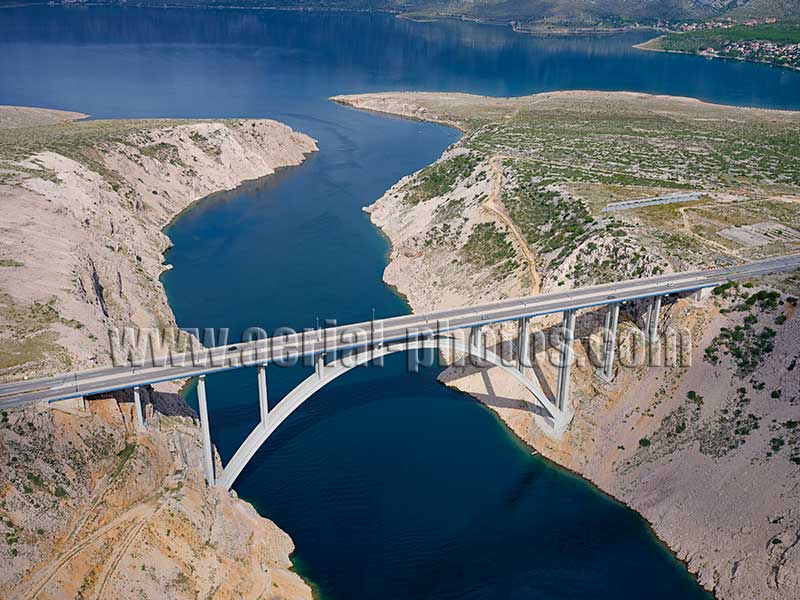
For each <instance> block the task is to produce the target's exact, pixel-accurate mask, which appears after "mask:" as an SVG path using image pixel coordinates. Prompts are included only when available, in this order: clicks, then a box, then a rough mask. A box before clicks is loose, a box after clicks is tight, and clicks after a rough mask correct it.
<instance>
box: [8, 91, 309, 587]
mask: <svg viewBox="0 0 800 600" xmlns="http://www.w3.org/2000/svg"><path fill="white" fill-rule="evenodd" d="M83 116H85V115H80V114H78V113H66V112H61V111H52V110H43V109H26V108H19V107H0V210H1V211H2V214H3V226H2V231H3V236H2V241H0V275H2V279H0V332H1V333H0V339H1V340H2V350H0V380H12V379H19V378H22V377H30V376H41V375H48V374H53V373H57V372H65V371H68V370H70V369H76V368H90V367H94V366H100V365H107V364H109V362H110V347H109V333H108V332H109V330H110V329H112V328H115V327H131V326H133V327H141V328H150V327H156V328H165V327H166V328H168V327H174V325H175V319H174V316H173V314H172V311H171V310H170V308H169V305H168V303H167V298H166V295H165V293H164V288H163V286H162V284H161V281H160V275H161V273H162V272H163V269H164V268H165V267H164V265H163V259H164V257H163V253H164V251H165V250H166V249H167V248H168V247H169V245H170V242H169V240H168V238H167V237H166V236H165V235H164V234H163V233H162V229H163V228H164V227H165V226H166V225H168V224H169V222H170V221H171V220H172V219H173V218H174V217H175V216H176V215H177V214H179V213H180V212H181V211H182V210H184V209H185V208H186V207H187V206H189V205H190V204H191V203H192V202H194V201H196V200H199V199H201V198H203V197H205V196H207V195H209V194H211V193H213V192H216V191H221V190H228V189H232V188H234V187H236V186H237V185H239V184H241V183H242V182H243V181H246V180H250V179H256V178H259V177H263V176H266V175H269V174H271V173H273V172H274V171H275V170H276V169H278V168H281V167H286V166H292V165H298V164H300V163H301V162H302V161H303V160H304V158H305V155H306V154H308V153H310V152H314V151H316V150H317V147H316V143H315V141H314V140H313V139H311V138H310V137H308V136H306V135H304V134H301V133H297V132H294V131H292V130H291V129H290V128H289V127H287V126H285V125H283V124H281V123H278V122H275V121H270V120H252V119H226V120H221V121H174V120H170V121H167V120H163V121H160V120H150V121H88V122H74V121H75V119H79V118H81V117H83ZM173 389H174V388H173ZM169 390H170V388H169V387H168V388H167V389H166V390H165V391H161V392H159V391H155V390H149V391H148V392H147V393H146V398H147V411H148V430H147V432H144V433H142V432H137V431H136V429H135V427H134V426H133V424H132V414H131V407H132V404H131V399H130V398H128V397H126V396H125V395H124V394H123V395H116V396H114V397H109V398H105V399H92V400H90V401H88V402H86V403H83V402H81V403H78V404H76V403H73V402H71V401H67V402H65V403H61V405H59V406H56V407H54V408H51V409H48V408H47V407H46V406H30V407H27V408H24V409H16V410H10V411H3V414H2V416H1V417H0V421H1V422H0V456H2V457H3V458H2V461H1V462H2V467H0V484H2V487H1V488H0V489H2V493H1V494H0V495H1V496H2V504H0V517H2V524H0V529H3V530H4V534H5V536H6V541H7V544H6V545H4V546H3V547H2V548H0V555H2V556H3V560H4V564H6V565H7V566H8V568H6V569H4V571H3V575H2V577H0V590H1V592H0V595H4V596H5V597H20V598H27V597H37V598H41V597H64V596H65V595H66V596H69V597H81V598H88V597H112V596H117V597H131V596H133V595H137V594H144V595H145V596H146V597H172V598H194V597H197V596H198V595H199V596H202V597H205V596H207V595H209V594H214V596H215V597H220V598H226V597H246V598H259V597H264V596H268V597H276V598H290V599H310V598H311V595H312V594H311V589H310V588H309V587H308V585H306V583H305V582H303V581H302V579H300V577H299V576H297V575H296V574H295V573H293V572H292V571H291V561H290V559H289V555H290V554H291V552H292V551H293V545H292V542H291V540H290V539H289V537H288V536H287V535H286V534H285V533H284V532H282V531H281V530H280V529H279V528H278V527H277V526H276V525H275V524H274V523H272V522H271V521H269V520H267V519H264V518H262V517H260V516H259V515H258V514H257V513H256V512H255V510H254V509H253V507H252V506H251V505H249V504H247V503H245V502H243V501H241V500H238V499H237V498H236V497H235V495H234V494H229V493H227V492H221V491H219V490H214V489H209V488H208V487H207V486H206V485H205V482H204V478H203V469H202V456H201V444H200V440H199V425H198V423H197V421H196V419H195V418H194V417H195V416H194V415H193V413H192V412H191V410H189V409H188V407H186V405H185V404H184V403H183V401H182V399H181V398H180V397H179V396H177V395H175V394H170V393H168V392H169ZM43 515H47V517H46V518H44V517H43Z"/></svg>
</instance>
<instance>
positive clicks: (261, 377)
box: [258, 365, 269, 427]
mask: <svg viewBox="0 0 800 600" xmlns="http://www.w3.org/2000/svg"><path fill="white" fill-rule="evenodd" d="M258 408H259V410H260V412H261V425H262V426H263V427H266V426H267V419H268V418H269V405H268V404H267V366H266V365H259V366H258Z"/></svg>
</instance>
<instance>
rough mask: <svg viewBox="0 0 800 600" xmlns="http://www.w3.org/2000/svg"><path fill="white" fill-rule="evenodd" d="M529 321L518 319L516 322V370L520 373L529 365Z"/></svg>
mask: <svg viewBox="0 0 800 600" xmlns="http://www.w3.org/2000/svg"><path fill="white" fill-rule="evenodd" d="M529 325H530V319H528V318H525V319H520V320H519V321H518V322H517V369H518V370H519V372H520V373H524V372H525V368H526V367H528V366H529V365H528V363H530V356H528V355H529V354H530V341H531V338H530V333H529Z"/></svg>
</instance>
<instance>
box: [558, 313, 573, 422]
mask: <svg viewBox="0 0 800 600" xmlns="http://www.w3.org/2000/svg"><path fill="white" fill-rule="evenodd" d="M574 339H575V311H574V310H567V311H564V320H563V322H562V325H561V344H562V346H561V363H560V364H559V368H558V385H557V388H556V389H557V392H556V394H557V395H556V406H557V407H558V410H560V411H563V410H564V407H566V405H567V399H568V398H569V377H570V369H571V368H572V342H573V341H574Z"/></svg>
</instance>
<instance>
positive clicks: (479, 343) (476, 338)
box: [469, 325, 483, 357]
mask: <svg viewBox="0 0 800 600" xmlns="http://www.w3.org/2000/svg"><path fill="white" fill-rule="evenodd" d="M469 338H470V339H469V345H470V346H471V347H472V348H474V349H475V350H477V352H476V354H477V355H478V356H479V357H483V332H482V331H481V327H480V325H476V326H475V327H471V328H470V332H469Z"/></svg>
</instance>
